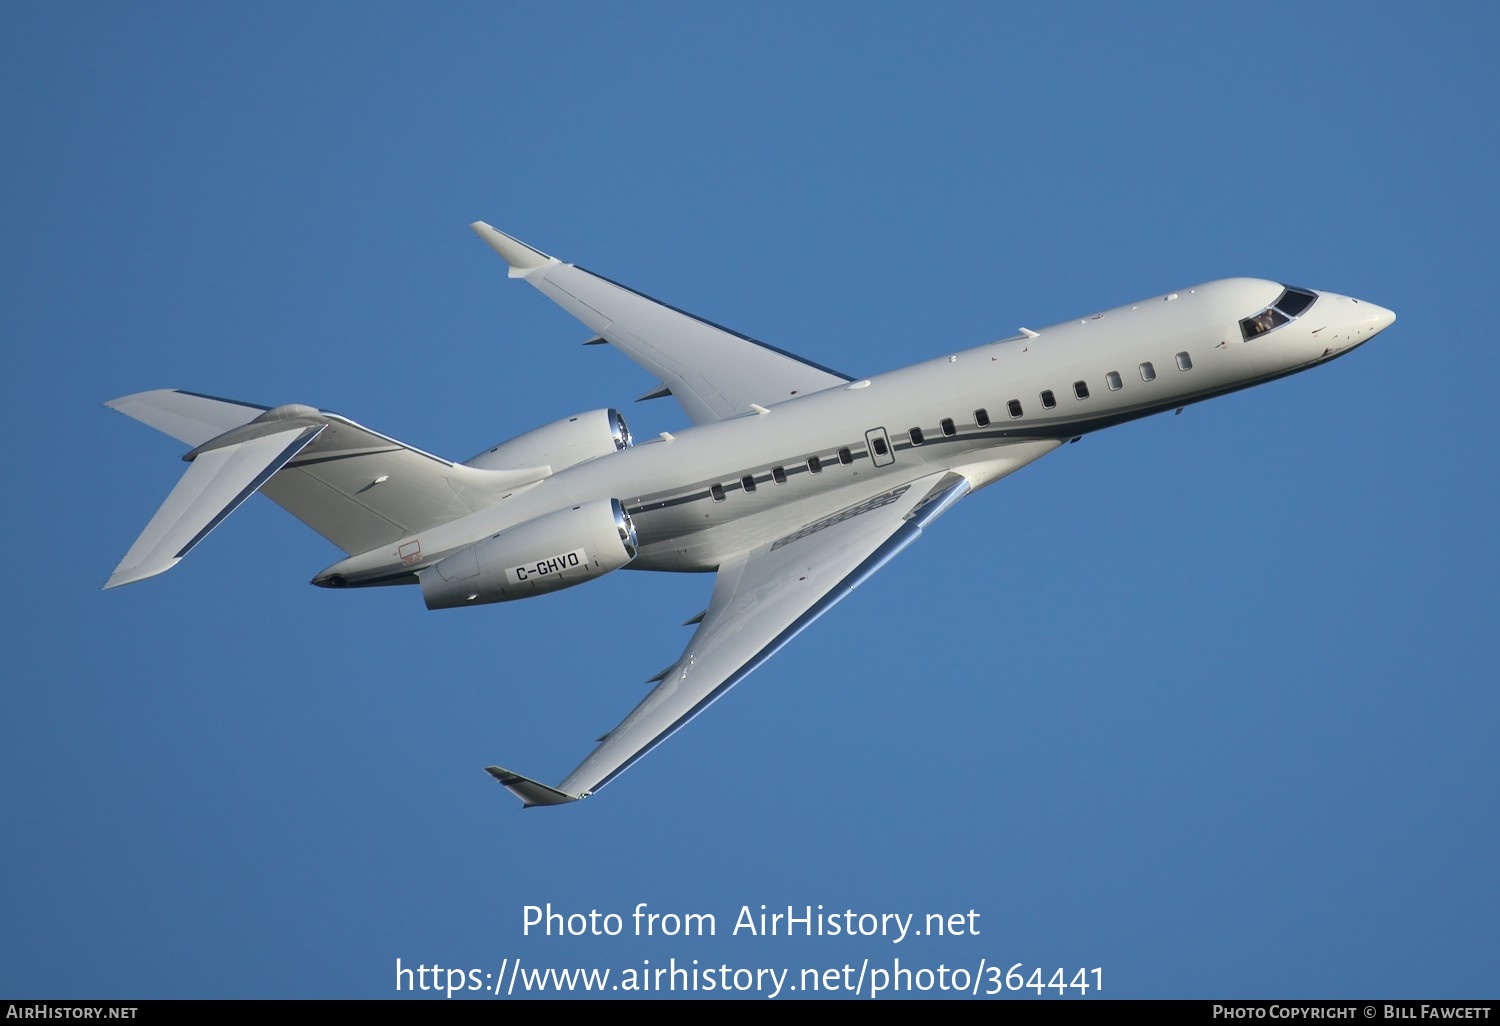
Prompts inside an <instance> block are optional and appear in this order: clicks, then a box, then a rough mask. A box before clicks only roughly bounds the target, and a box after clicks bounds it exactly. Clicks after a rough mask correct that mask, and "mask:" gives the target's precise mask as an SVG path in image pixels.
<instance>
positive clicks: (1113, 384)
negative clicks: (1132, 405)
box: [1104, 371, 1125, 392]
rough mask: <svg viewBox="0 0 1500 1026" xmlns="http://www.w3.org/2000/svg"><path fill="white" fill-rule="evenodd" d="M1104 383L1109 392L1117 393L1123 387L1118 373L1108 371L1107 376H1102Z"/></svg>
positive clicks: (1123, 384) (1123, 383)
mask: <svg viewBox="0 0 1500 1026" xmlns="http://www.w3.org/2000/svg"><path fill="white" fill-rule="evenodd" d="M1104 381H1105V383H1106V384H1107V385H1109V390H1110V391H1111V392H1118V391H1119V390H1120V389H1122V388H1124V387H1125V382H1123V381H1121V380H1120V372H1119V371H1110V372H1109V373H1108V374H1106V375H1104Z"/></svg>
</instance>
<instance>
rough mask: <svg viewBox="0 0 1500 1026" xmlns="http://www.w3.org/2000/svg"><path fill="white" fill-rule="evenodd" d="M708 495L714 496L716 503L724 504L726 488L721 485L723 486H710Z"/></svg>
mask: <svg viewBox="0 0 1500 1026" xmlns="http://www.w3.org/2000/svg"><path fill="white" fill-rule="evenodd" d="M708 494H710V495H712V496H713V497H714V501H715V502H723V501H724V486H723V485H721V484H716V485H711V486H709V489H708Z"/></svg>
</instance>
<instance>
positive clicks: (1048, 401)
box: [1042, 388, 1057, 410]
mask: <svg viewBox="0 0 1500 1026" xmlns="http://www.w3.org/2000/svg"><path fill="white" fill-rule="evenodd" d="M1056 406H1057V396H1055V395H1053V394H1052V389H1050V388H1049V389H1047V391H1045V392H1043V393H1042V409H1044V410H1050V409H1053V408H1055V407H1056Z"/></svg>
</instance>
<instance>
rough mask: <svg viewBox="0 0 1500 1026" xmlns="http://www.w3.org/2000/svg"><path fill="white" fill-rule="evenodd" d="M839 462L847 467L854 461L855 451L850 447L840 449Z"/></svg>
mask: <svg viewBox="0 0 1500 1026" xmlns="http://www.w3.org/2000/svg"><path fill="white" fill-rule="evenodd" d="M839 462H840V463H842V464H843V465H844V466H846V467H847V466H848V465H849V464H851V463H853V462H854V453H852V452H850V451H849V450H848V449H840V450H839Z"/></svg>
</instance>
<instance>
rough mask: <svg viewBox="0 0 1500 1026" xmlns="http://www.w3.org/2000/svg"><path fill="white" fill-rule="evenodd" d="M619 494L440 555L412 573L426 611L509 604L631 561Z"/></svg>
mask: <svg viewBox="0 0 1500 1026" xmlns="http://www.w3.org/2000/svg"><path fill="white" fill-rule="evenodd" d="M635 552H636V536H635V524H633V523H631V520H630V514H628V513H626V512H625V507H624V506H622V505H620V500H619V499H597V500H595V501H594V502H588V503H584V504H583V505H582V506H573V507H570V508H568V509H560V510H557V511H556V512H553V513H548V514H546V515H545V516H540V517H537V518H536V519H535V520H528V521H526V522H525V523H524V524H517V525H516V526H515V527H512V528H508V529H507V530H504V531H501V532H500V533H499V534H497V535H494V536H493V537H490V538H486V539H485V540H484V541H481V542H475V543H474V544H473V545H470V546H468V547H467V548H464V549H460V550H459V551H457V552H455V553H453V554H452V555H449V556H444V557H443V558H442V559H440V560H438V561H437V562H436V563H434V564H433V565H432V566H430V567H428V568H427V569H426V570H423V571H421V572H420V573H418V574H417V579H418V580H419V581H421V583H422V598H423V600H424V601H425V602H426V603H427V608H428V609H453V608H455V607H457V606H477V605H482V604H484V603H486V602H509V601H511V600H513V599H521V598H530V597H531V596H532V595H540V594H543V593H544V592H549V591H557V590H559V589H560V588H569V587H572V586H573V585H575V584H582V583H583V582H584V581H592V580H593V579H594V578H596V577H603V576H604V575H605V574H607V573H609V572H610V571H611V570H618V569H619V568H620V567H622V566H624V565H625V564H626V563H629V562H630V561H631V560H632V559H634V558H635Z"/></svg>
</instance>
